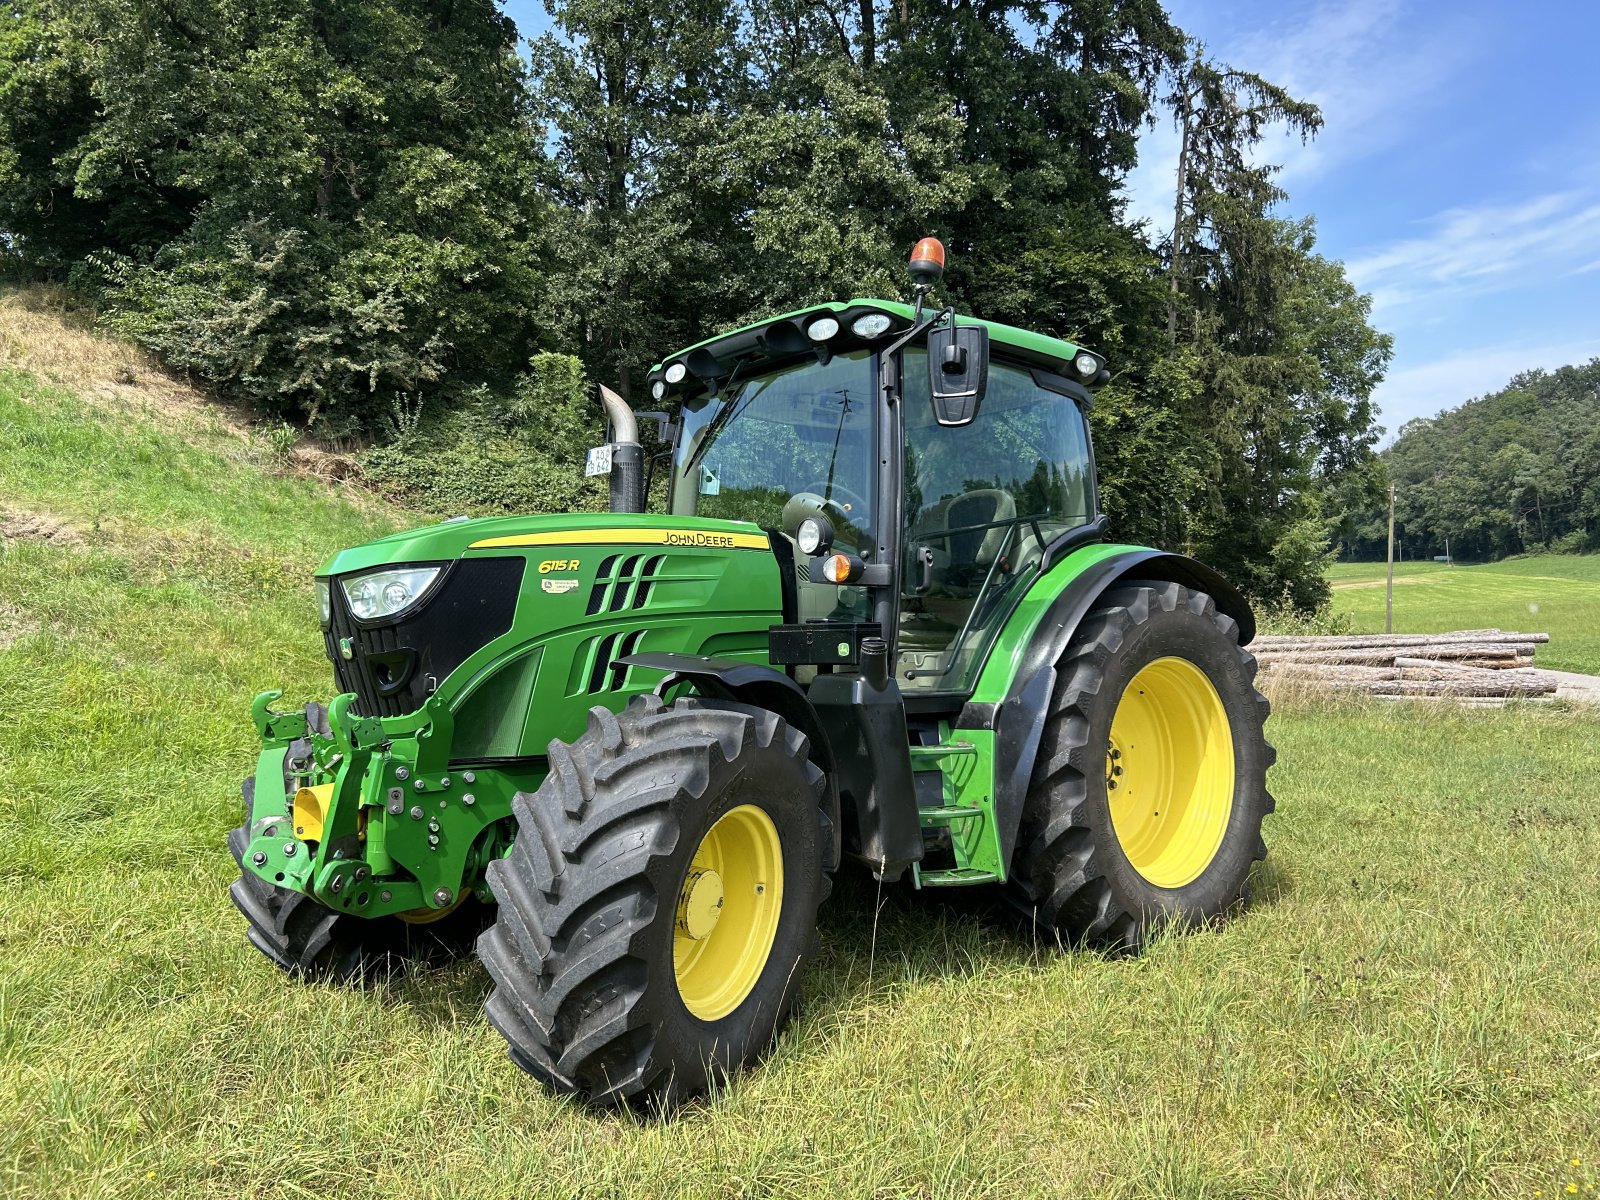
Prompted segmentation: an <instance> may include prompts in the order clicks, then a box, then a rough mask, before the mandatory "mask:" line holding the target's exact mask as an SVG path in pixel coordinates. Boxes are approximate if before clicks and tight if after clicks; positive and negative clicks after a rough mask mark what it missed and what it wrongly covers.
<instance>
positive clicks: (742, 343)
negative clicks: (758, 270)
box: [649, 298, 1083, 380]
mask: <svg viewBox="0 0 1600 1200" xmlns="http://www.w3.org/2000/svg"><path fill="white" fill-rule="evenodd" d="M869 312H880V313H885V314H887V315H888V316H890V317H892V318H894V325H893V326H892V327H891V329H890V331H889V332H888V333H885V334H884V335H882V336H881V337H879V338H876V339H872V341H887V340H888V339H889V338H890V337H892V336H894V335H895V334H898V333H902V332H904V331H905V330H907V329H909V328H910V327H911V322H912V319H913V317H914V316H915V312H916V310H915V309H913V308H912V307H911V305H909V304H905V303H902V302H901V301H899V300H874V299H870V298H863V299H856V300H843V301H838V300H835V301H830V302H829V303H826V304H813V305H811V306H810V307H808V308H797V309H795V310H794V311H793V312H786V313H780V314H779V315H777V316H775V317H768V318H767V319H766V320H764V321H754V322H752V323H750V324H749V325H744V326H741V327H740V328H738V329H734V330H730V331H729V332H727V333H719V334H717V335H716V336H715V337H709V338H707V339H706V340H705V341H703V342H696V343H695V344H694V345H692V346H686V347H685V348H684V349H682V350H679V351H678V352H677V353H676V354H672V355H669V356H668V357H667V358H664V359H662V360H661V361H660V362H658V363H656V364H655V365H654V366H652V367H651V368H650V372H649V378H650V379H651V380H655V379H658V378H660V377H661V376H662V373H663V372H664V371H665V370H666V367H667V364H669V363H673V362H680V361H681V362H684V363H686V364H688V366H689V370H690V372H691V373H692V374H697V375H698V374H701V373H702V372H701V371H697V370H696V369H695V366H696V364H695V363H690V361H689V360H690V356H691V355H695V354H696V352H697V351H704V352H705V354H706V355H707V356H709V357H710V358H713V359H718V360H725V359H731V358H737V357H742V356H744V355H745V354H748V353H750V352H751V351H765V352H766V353H768V354H770V355H772V356H773V357H775V358H776V357H780V356H786V355H788V354H792V353H793V351H792V350H787V351H786V350H784V349H780V348H777V347H773V346H769V345H768V343H767V340H766V339H764V338H763V337H762V335H763V334H765V333H767V332H768V331H769V330H772V329H773V327H774V326H779V325H783V324H788V325H789V326H790V327H791V328H794V329H796V330H797V331H799V330H802V329H803V328H804V326H806V325H809V324H810V323H811V321H813V320H815V319H816V318H818V317H822V316H834V317H837V318H838V319H839V327H840V334H839V335H836V339H837V340H838V341H840V342H842V343H848V344H850V345H852V346H860V345H869V344H871V342H869V341H863V340H862V339H860V338H857V337H855V336H854V335H853V334H852V333H851V331H850V324H851V322H853V321H855V320H856V319H857V318H859V317H861V316H863V315H865V314H866V313H869ZM957 319H958V320H960V321H961V322H962V323H963V324H978V325H982V326H984V327H985V328H986V329H988V331H989V340H990V341H991V342H992V343H995V344H997V345H999V346H1003V347H1005V349H1006V351H1007V352H1008V356H1009V357H1013V358H1020V359H1022V360H1023V361H1024V362H1027V363H1030V364H1031V365H1034V366H1039V367H1044V368H1046V369H1048V370H1051V371H1059V372H1065V371H1066V370H1067V369H1068V368H1069V367H1070V366H1071V364H1072V360H1073V359H1074V358H1076V357H1077V356H1078V354H1079V352H1080V351H1081V350H1083V347H1082V346H1078V345H1076V344H1074V343H1072V342H1068V341H1063V340H1062V339H1061V338H1054V337H1050V336H1048V335H1046V334H1042V333H1034V332H1033V331H1032V330H1028V329H1019V328H1017V327H1016V326H1015V325H1005V324H1002V323H1001V322H999V321H986V320H983V319H982V318H981V317H968V316H962V315H961V314H957ZM801 336H802V337H804V334H803V333H802V334H801ZM700 361H701V362H704V361H705V360H704V359H701V360H700Z"/></svg>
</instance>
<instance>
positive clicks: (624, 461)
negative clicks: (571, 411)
mask: <svg viewBox="0 0 1600 1200" xmlns="http://www.w3.org/2000/svg"><path fill="white" fill-rule="evenodd" d="M600 403H601V404H603V405H604V406H605V410H606V419H607V420H609V421H610V422H611V436H612V441H611V511H612V512H616V513H636V512H643V511H644V447H643V446H641V445H640V444H639V421H638V418H636V417H635V416H634V415H633V409H631V408H629V407H628V402H627V401H626V400H624V399H623V398H622V397H621V396H619V395H617V394H616V393H615V392H613V391H612V390H611V389H610V388H608V387H607V386H606V385H605V384H603V383H602V384H601V385H600Z"/></svg>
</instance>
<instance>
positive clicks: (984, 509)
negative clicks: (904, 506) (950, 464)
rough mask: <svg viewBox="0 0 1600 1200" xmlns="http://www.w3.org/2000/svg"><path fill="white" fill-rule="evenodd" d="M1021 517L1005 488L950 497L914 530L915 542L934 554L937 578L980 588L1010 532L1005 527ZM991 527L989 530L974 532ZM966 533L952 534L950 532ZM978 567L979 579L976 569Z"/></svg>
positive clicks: (934, 507) (957, 585)
mask: <svg viewBox="0 0 1600 1200" xmlns="http://www.w3.org/2000/svg"><path fill="white" fill-rule="evenodd" d="M1016 515H1017V501H1016V497H1014V496H1013V495H1012V494H1011V493H1010V492H1008V491H1005V490H1004V489H1002V488H977V489H975V490H974V491H970V492H962V493H961V494H960V495H959V496H950V497H947V498H946V499H944V500H941V501H939V503H938V504H936V505H934V506H933V507H932V508H930V509H928V510H927V512H925V513H924V514H923V515H922V516H921V517H920V518H919V519H918V521H917V523H916V525H915V526H913V527H912V530H911V541H912V543H913V544H916V545H926V546H927V547H928V548H929V549H930V550H932V551H933V568H934V577H935V579H937V580H939V581H940V582H942V583H944V584H946V585H949V586H955V587H960V586H963V585H966V586H973V587H976V586H977V585H978V583H979V582H981V580H982V577H983V574H984V573H985V572H987V571H988V569H989V567H990V566H992V565H993V564H994V560H995V559H996V558H998V557H999V555H1000V551H1001V549H1002V548H1003V547H1004V546H1005V544H1006V535H1007V534H1008V533H1009V532H1010V531H1009V528H1008V527H1007V526H1006V525H1004V524H994V522H1005V521H1009V520H1011V518H1013V517H1015V516H1016ZM973 525H987V526H989V528H987V529H973V528H971V526H973ZM952 529H958V530H964V531H965V532H962V533H951V532H950V530H952ZM974 567H977V568H980V570H979V571H978V572H977V578H969V577H970V576H972V575H973V571H972V568H974Z"/></svg>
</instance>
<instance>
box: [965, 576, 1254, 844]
mask: <svg viewBox="0 0 1600 1200" xmlns="http://www.w3.org/2000/svg"><path fill="white" fill-rule="evenodd" d="M1127 579H1155V580H1161V581H1163V582H1170V583H1180V584H1182V585H1184V586H1185V587H1190V588H1194V589H1196V590H1198V591H1203V592H1206V593H1207V594H1209V595H1210V596H1211V598H1212V599H1213V600H1214V601H1215V602H1216V605H1217V608H1218V609H1220V610H1221V611H1222V612H1223V613H1225V614H1227V615H1228V616H1229V617H1231V618H1233V620H1234V622H1235V623H1236V624H1237V625H1238V626H1239V644H1240V645H1245V644H1247V643H1249V642H1250V641H1251V639H1253V638H1254V637H1255V635H1256V620H1255V614H1254V613H1253V612H1251V610H1250V603H1249V601H1247V600H1246V599H1245V598H1244V596H1243V595H1242V594H1241V593H1240V592H1239V590H1238V589H1237V588H1235V587H1234V586H1233V585H1232V584H1230V583H1229V582H1228V581H1227V580H1226V579H1224V578H1223V577H1222V576H1221V575H1219V574H1218V573H1217V572H1216V571H1214V570H1212V569H1211V568H1210V567H1208V566H1206V565H1205V564H1204V563H1201V562H1197V561H1195V560H1194V559H1192V558H1188V557H1186V556H1184V555H1182V554H1169V553H1167V552H1165V551H1161V550H1148V549H1138V548H1129V549H1127V550H1124V551H1122V552H1120V553H1116V554H1112V555H1110V556H1109V557H1106V558H1101V559H1099V560H1098V561H1096V562H1094V563H1092V564H1091V565H1089V566H1088V567H1086V568H1084V569H1083V570H1082V571H1080V572H1078V573H1077V574H1076V575H1074V576H1073V577H1072V578H1071V579H1069V580H1068V581H1067V583H1066V585H1065V586H1063V587H1062V589H1061V591H1060V592H1059V593H1057V595H1056V597H1055V599H1054V600H1052V601H1051V602H1050V604H1049V606H1048V607H1047V608H1046V610H1045V612H1044V615H1043V616H1042V617H1041V618H1040V620H1039V621H1038V623H1037V624H1036V625H1035V627H1034V631H1033V634H1032V637H1031V638H1030V639H1029V641H1028V643H1027V645H1026V647H1025V648H1024V650H1023V652H1022V655H1021V657H1020V660H1019V661H1018V663H1017V666H1016V669H1015V670H1014V672H1013V673H1012V676H1011V680H1010V683H1009V685H1008V687H1007V688H1006V692H1005V697H1004V699H1003V700H1001V701H1000V702H999V703H994V702H992V701H991V702H988V703H984V702H969V703H968V704H967V705H966V706H965V707H964V708H963V709H962V710H961V715H960V717H959V718H957V721H956V728H957V729H958V730H960V729H989V730H993V731H994V738H995V798H994V811H995V825H996V831H997V833H998V834H999V840H1000V861H1001V862H1003V863H1005V864H1006V869H1007V871H1008V872H1009V871H1010V869H1011V862H1012V856H1013V854H1014V853H1015V851H1016V848H1017V831H1018V829H1019V828H1020V827H1021V824H1022V806H1023V803H1024V802H1025V801H1026V799H1027V795H1028V782H1029V780H1030V779H1031V778H1032V777H1033V764H1034V760H1035V759H1036V758H1037V757H1038V754H1039V740H1040V737H1041V735H1042V734H1043V732H1044V722H1045V719H1046V718H1047V717H1048V716H1049V713H1050V697H1051V695H1052V694H1053V693H1054V691H1055V686H1056V663H1057V661H1058V660H1059V659H1060V657H1061V654H1062V652H1063V651H1065V650H1066V648H1067V645H1068V643H1070V642H1071V641H1072V637H1073V635H1074V634H1075V633H1076V632H1077V630H1078V626H1079V624H1080V623H1082V621H1083V619H1084V617H1086V616H1088V614H1089V612H1090V610H1091V609H1093V608H1094V607H1095V605H1096V604H1097V603H1098V602H1099V599H1100V597H1101V596H1102V595H1103V594H1104V593H1105V592H1106V591H1107V590H1108V589H1110V588H1111V587H1113V586H1115V585H1116V584H1118V583H1120V582H1122V581H1123V580H1127Z"/></svg>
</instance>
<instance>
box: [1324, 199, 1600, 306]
mask: <svg viewBox="0 0 1600 1200" xmlns="http://www.w3.org/2000/svg"><path fill="white" fill-rule="evenodd" d="M1424 224H1425V225H1428V226H1431V229H1430V231H1429V232H1428V233H1427V234H1425V235H1424V236H1422V237H1412V238H1403V239H1400V240H1398V241H1395V242H1391V243H1389V244H1388V245H1386V246H1381V247H1378V248H1376V249H1374V250H1372V251H1370V252H1368V253H1367V254H1365V255H1364V256H1362V257H1359V258H1355V259H1352V260H1350V261H1349V262H1347V263H1346V264H1345V269H1346V271H1347V272H1348V273H1349V275H1350V278H1351V279H1352V280H1353V281H1354V282H1355V284H1356V286H1357V287H1359V288H1361V289H1362V290H1364V291H1370V292H1372V293H1373V307H1374V309H1375V310H1377V311H1382V310H1385V309H1393V308H1397V307H1399V306H1401V305H1403V304H1408V303H1411V302H1413V301H1416V300H1422V299H1429V298H1435V297H1440V296H1448V297H1449V298H1450V299H1459V298H1461V297H1464V296H1470V295H1485V294H1488V293H1491V292H1498V291H1505V290H1507V289H1510V288H1514V287H1526V286H1529V285H1530V284H1532V285H1537V284H1539V283H1542V282H1545V281H1548V280H1551V279H1555V278H1559V277H1561V276H1563V275H1571V274H1581V273H1582V272H1583V271H1588V270H1592V269H1595V268H1596V267H1597V266H1600V263H1590V265H1589V266H1588V267H1583V268H1580V269H1579V270H1578V271H1573V270H1572V269H1571V267H1570V264H1571V263H1572V262H1574V261H1583V260H1585V259H1589V258H1592V257H1593V256H1594V255H1595V254H1596V253H1600V203H1597V202H1596V201H1595V198H1594V197H1593V196H1592V195H1589V194H1585V193H1582V192H1574V191H1568V192H1552V193H1549V194H1546V195H1543V196H1532V197H1529V198H1527V199H1523V200H1518V201H1513V202H1510V203H1486V204H1482V205H1479V206H1478V207H1476V208H1452V209H1448V210H1447V211H1445V212H1442V213H1439V214H1437V215H1436V216H1434V217H1431V218H1429V219H1428V220H1427V221H1426V222H1424Z"/></svg>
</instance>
